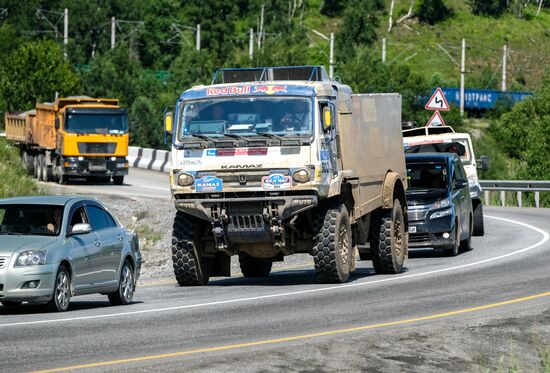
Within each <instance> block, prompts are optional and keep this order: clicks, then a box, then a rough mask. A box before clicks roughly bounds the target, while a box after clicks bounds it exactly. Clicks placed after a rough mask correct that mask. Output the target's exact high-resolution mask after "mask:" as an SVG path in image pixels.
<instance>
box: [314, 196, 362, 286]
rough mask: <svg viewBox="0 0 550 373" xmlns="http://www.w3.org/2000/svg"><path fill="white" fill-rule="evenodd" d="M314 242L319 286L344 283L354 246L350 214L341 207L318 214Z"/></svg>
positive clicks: (326, 209)
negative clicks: (320, 283)
mask: <svg viewBox="0 0 550 373" xmlns="http://www.w3.org/2000/svg"><path fill="white" fill-rule="evenodd" d="M319 213H320V214H321V217H322V218H321V219H318V221H319V222H320V224H318V226H317V227H316V230H315V232H316V234H315V236H314V238H313V250H312V254H313V260H314V262H315V274H316V275H317V280H318V281H319V282H322V283H341V282H345V281H347V279H348V277H349V274H350V272H351V267H352V259H353V258H352V255H353V246H352V239H351V224H350V220H349V214H348V210H347V208H346V206H345V205H344V204H338V205H336V206H335V205H333V206H329V207H328V208H325V209H323V210H321V211H319Z"/></svg>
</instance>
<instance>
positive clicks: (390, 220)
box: [370, 198, 407, 274]
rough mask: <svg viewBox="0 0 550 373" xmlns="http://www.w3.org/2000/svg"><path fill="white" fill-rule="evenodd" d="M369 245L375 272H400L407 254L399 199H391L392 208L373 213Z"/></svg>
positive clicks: (403, 218) (403, 220)
mask: <svg viewBox="0 0 550 373" xmlns="http://www.w3.org/2000/svg"><path fill="white" fill-rule="evenodd" d="M370 247H371V256H372V264H373V266H374V270H375V271H376V273H379V274H381V273H399V272H401V270H402V269H403V264H404V262H405V257H406V255H407V236H406V233H405V217H404V216H403V208H402V207H401V202H399V199H397V198H396V199H395V200H394V201H393V208H392V209H381V210H378V211H377V212H375V213H374V218H373V226H372V237H371V242H370Z"/></svg>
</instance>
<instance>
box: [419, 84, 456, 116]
mask: <svg viewBox="0 0 550 373" xmlns="http://www.w3.org/2000/svg"><path fill="white" fill-rule="evenodd" d="M424 108H425V109H426V110H442V111H449V110H451V108H450V106H449V104H448V103H447V99H446V98H445V95H444V94H443V91H442V90H441V88H439V87H437V89H436V90H435V92H434V94H433V95H432V97H431V98H430V99H429V100H428V103H427V104H426V106H424Z"/></svg>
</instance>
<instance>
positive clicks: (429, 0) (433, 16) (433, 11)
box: [416, 0, 452, 25]
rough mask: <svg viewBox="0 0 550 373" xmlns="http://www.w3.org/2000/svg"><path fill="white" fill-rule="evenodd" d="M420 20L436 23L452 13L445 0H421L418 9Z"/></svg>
mask: <svg viewBox="0 0 550 373" xmlns="http://www.w3.org/2000/svg"><path fill="white" fill-rule="evenodd" d="M416 15H417V16H418V19H419V20H420V22H424V23H428V24H430V25H434V24H436V23H437V22H439V21H442V20H444V19H445V18H447V17H449V16H450V15H452V11H451V9H449V8H447V6H446V5H445V3H444V2H443V0H420V1H419V2H418V7H417V9H416Z"/></svg>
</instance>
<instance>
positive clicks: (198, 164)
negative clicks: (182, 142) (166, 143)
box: [178, 159, 202, 166]
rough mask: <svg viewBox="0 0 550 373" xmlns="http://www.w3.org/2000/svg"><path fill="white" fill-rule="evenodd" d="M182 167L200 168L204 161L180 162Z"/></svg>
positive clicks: (185, 160) (187, 160)
mask: <svg viewBox="0 0 550 373" xmlns="http://www.w3.org/2000/svg"><path fill="white" fill-rule="evenodd" d="M178 164H179V165H180V166H200V165H201V164H202V161H201V160H200V159H184V160H181V161H179V162H178Z"/></svg>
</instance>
